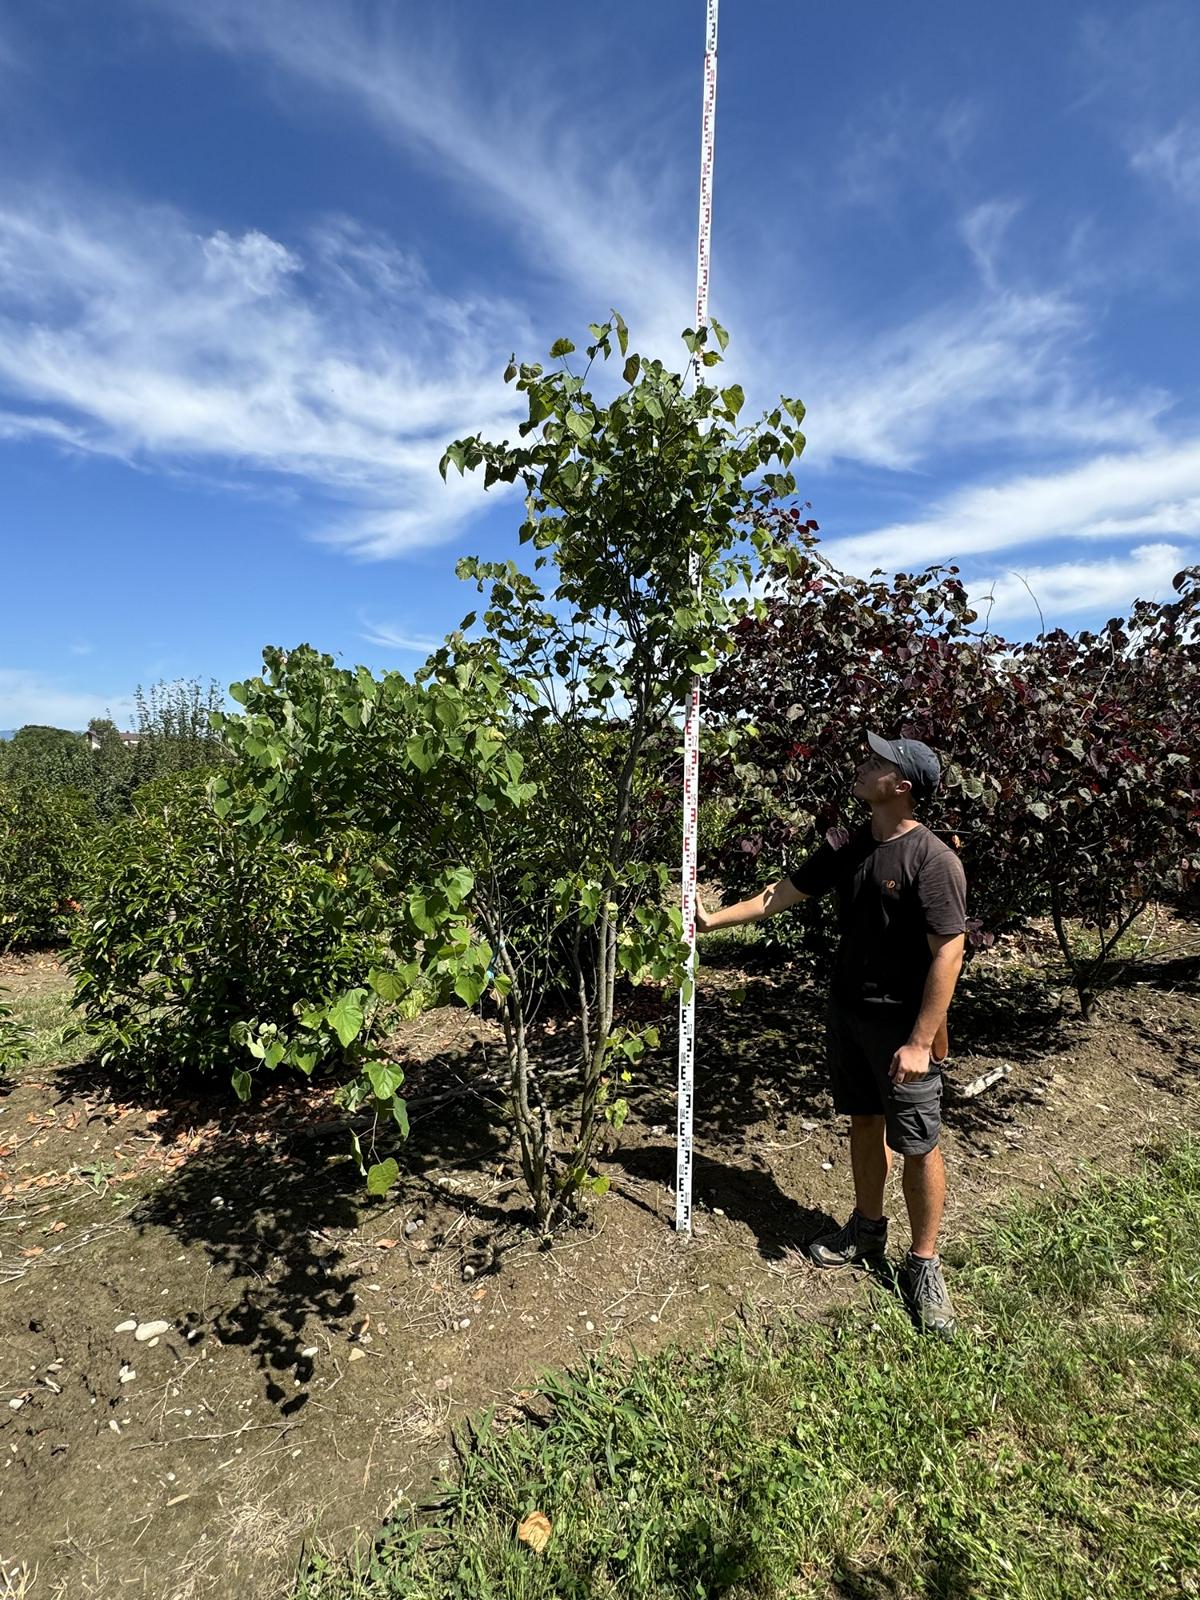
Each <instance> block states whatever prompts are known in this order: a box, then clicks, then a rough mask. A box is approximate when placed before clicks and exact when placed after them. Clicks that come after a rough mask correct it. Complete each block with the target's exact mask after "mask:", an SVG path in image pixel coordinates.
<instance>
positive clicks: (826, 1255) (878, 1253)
mask: <svg viewBox="0 0 1200 1600" xmlns="http://www.w3.org/2000/svg"><path fill="white" fill-rule="evenodd" d="M886 1251H887V1218H886V1217H882V1218H881V1219H880V1220H879V1221H878V1222H868V1220H867V1219H866V1217H860V1216H859V1214H858V1212H857V1211H852V1212H851V1213H850V1218H849V1221H848V1222H846V1223H845V1225H844V1226H843V1227H840V1228H838V1229H837V1230H836V1231H835V1232H834V1233H825V1234H822V1235H821V1237H820V1238H819V1239H814V1240H813V1242H812V1243H811V1244H810V1245H809V1247H808V1253H809V1255H810V1256H811V1257H812V1259H813V1260H814V1261H815V1262H816V1264H817V1266H819V1267H849V1266H851V1265H853V1263H854V1262H856V1261H866V1262H874V1263H876V1264H877V1263H879V1262H881V1261H882V1260H883V1258H884V1255H885V1253H886Z"/></svg>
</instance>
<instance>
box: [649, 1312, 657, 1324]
mask: <svg viewBox="0 0 1200 1600" xmlns="http://www.w3.org/2000/svg"><path fill="white" fill-rule="evenodd" d="M650 1321H651V1322H657V1321H658V1312H657V1311H652V1312H651V1313H650Z"/></svg>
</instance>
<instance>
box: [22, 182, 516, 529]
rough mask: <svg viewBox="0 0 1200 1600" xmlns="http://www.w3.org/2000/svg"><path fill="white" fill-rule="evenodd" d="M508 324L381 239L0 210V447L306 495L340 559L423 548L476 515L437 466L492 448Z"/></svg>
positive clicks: (335, 228)
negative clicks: (202, 467) (233, 474)
mask: <svg viewBox="0 0 1200 1600" xmlns="http://www.w3.org/2000/svg"><path fill="white" fill-rule="evenodd" d="M523 323H524V319H523V317H522V315H521V313H520V312H519V311H518V310H516V309H515V308H513V307H512V306H510V305H507V304H505V303H503V302H499V301H491V300H488V299H487V298H484V297H478V298H467V299H453V298H451V297H448V296H446V295H444V294H441V293H440V292H439V291H437V290H436V289H435V288H434V287H433V286H432V285H431V284H430V283H429V282H428V281H427V280H426V278H425V275H424V273H423V271H422V269H421V266H420V263H419V261H417V260H416V259H415V258H414V257H413V256H412V255H410V254H408V253H406V252H404V251H402V250H399V249H397V248H395V247H394V246H393V245H392V243H391V242H390V241H389V240H387V239H384V238H381V237H378V236H376V235H373V234H369V233H366V232H365V231H364V230H362V229H361V228H358V227H356V226H355V225H353V224H351V223H348V222H345V221H337V220H333V221H328V222H326V223H324V224H323V225H322V226H321V227H320V229H318V230H317V232H316V233H315V235H314V236H313V237H311V238H309V239H306V240H305V241H304V242H303V244H302V245H297V246H294V247H293V246H288V245H285V244H283V243H282V242H280V241H279V240H275V239H272V238H269V237H267V236H266V235H265V234H263V233H261V232H255V231H251V232H248V233H245V234H242V235H239V236H233V235H230V234H228V233H224V232H217V233H214V234H212V235H209V236H207V237H204V236H201V235H198V234H197V233H195V232H194V231H193V230H192V229H191V228H190V227H189V226H188V224H187V222H186V220H185V219H184V218H182V217H180V216H179V215H177V214H175V213H174V212H170V211H167V210H165V209H162V208H154V209H150V208H141V209H139V208H135V207H131V206H121V207H118V206H109V207H104V206H101V205H99V204H97V203H96V202H95V201H93V202H91V203H90V204H84V203H81V202H78V201H77V202H75V203H74V204H72V205H68V204H67V203H66V202H65V201H59V202H58V203H57V204H56V203H54V202H52V201H48V200H47V199H45V198H44V197H37V196H33V195H31V194H29V193H28V192H25V193H23V194H21V195H18V196H14V195H11V194H10V195H8V196H7V197H3V198H0V391H3V392H4V393H5V395H6V396H7V400H8V404H7V406H6V408H5V409H4V411H3V412H0V437H8V438H14V437H20V436H22V435H36V436H41V437H45V438H49V439H52V440H54V441H56V442H59V443H61V444H63V445H65V446H68V447H71V448H75V449H80V450H88V451H94V452H98V453H103V454H109V455H115V456H119V457H123V458H125V459H127V460H132V461H148V460H150V461H155V462H157V463H159V464H163V463H171V462H177V463H184V464H186V463H192V464H195V463H197V462H204V463H207V464H209V465H210V466H212V465H216V464H220V466H221V468H222V471H223V472H224V473H225V474H226V475H228V472H229V471H230V470H237V469H241V470H242V471H243V472H246V473H262V472H268V473H272V474H283V475H286V476H288V477H290V478H294V479H299V480H303V481H304V482H305V483H306V485H307V486H308V488H309V489H310V490H313V491H316V493H317V494H318V495H319V496H321V497H322V498H323V499H324V501H325V502H326V503H327V504H329V505H330V506H331V507H332V508H333V509H332V510H330V511H329V513H328V514H327V520H326V522H325V524H324V525H323V526H322V527H321V528H319V529H318V530H317V531H318V532H319V533H321V534H322V535H323V536H325V537H327V538H329V539H331V540H333V541H335V542H338V543H341V544H344V545H345V546H347V547H348V548H349V549H351V550H353V551H354V552H356V553H359V554H363V555H369V556H385V555H390V554H394V553H396V552H397V551H400V550H403V549H407V548H411V547H412V546H414V545H417V544H421V543H429V542H432V541H434V540H436V539H438V538H440V537H443V536H445V534H446V533H447V532H448V531H449V530H450V529H452V528H453V527H454V526H455V525H456V524H457V523H459V522H460V521H461V520H462V519H463V518H464V517H466V516H468V515H470V514H471V513H472V512H474V511H476V510H478V509H479V507H480V505H481V498H480V496H479V495H478V492H477V491H473V489H472V486H471V485H469V484H464V483H461V482H459V481H452V482H451V483H450V484H449V485H448V486H447V485H443V483H442V482H441V479H440V477H439V476H438V473H437V461H438V458H439V456H440V454H441V451H442V450H443V449H444V447H445V445H446V444H447V443H448V442H449V440H450V439H451V438H453V437H455V436H456V435H457V434H461V433H463V432H467V431H474V429H475V428H477V427H482V428H485V429H493V428H494V429H497V430H499V431H504V430H505V429H506V428H507V427H511V424H512V421H513V418H514V416H515V407H514V396H513V394H512V391H508V390H505V389H504V387H503V385H502V384H501V382H500V380H499V376H498V373H497V370H496V369H497V367H498V365H499V363H500V361H502V360H503V359H504V356H506V355H507V353H508V349H509V348H510V344H509V343H508V341H510V340H511V338H512V333H513V328H514V324H515V325H516V326H517V327H518V328H521V327H522V326H523Z"/></svg>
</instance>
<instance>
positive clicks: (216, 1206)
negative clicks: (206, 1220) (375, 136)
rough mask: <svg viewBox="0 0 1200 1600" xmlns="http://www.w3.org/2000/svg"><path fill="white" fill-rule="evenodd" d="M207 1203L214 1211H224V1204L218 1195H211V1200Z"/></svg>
mask: <svg viewBox="0 0 1200 1600" xmlns="http://www.w3.org/2000/svg"><path fill="white" fill-rule="evenodd" d="M209 1203H210V1204H211V1206H212V1208H213V1210H214V1211H223V1210H224V1209H225V1202H224V1200H223V1199H222V1198H221V1196H220V1195H219V1194H215V1195H213V1197H212V1200H211V1201H210V1202H209Z"/></svg>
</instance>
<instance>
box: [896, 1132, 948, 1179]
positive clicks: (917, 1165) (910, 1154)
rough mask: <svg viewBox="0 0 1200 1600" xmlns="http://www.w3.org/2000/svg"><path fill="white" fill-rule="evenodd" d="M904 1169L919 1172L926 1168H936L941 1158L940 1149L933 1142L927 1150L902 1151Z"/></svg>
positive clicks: (938, 1145) (939, 1146)
mask: <svg viewBox="0 0 1200 1600" xmlns="http://www.w3.org/2000/svg"><path fill="white" fill-rule="evenodd" d="M900 1154H901V1155H902V1157H903V1159H904V1165H905V1168H908V1167H910V1166H911V1167H912V1169H913V1171H914V1172H920V1171H922V1170H923V1169H924V1168H926V1167H930V1166H936V1165H937V1164H938V1162H939V1161H940V1160H941V1158H942V1147H941V1145H940V1144H938V1143H937V1142H936V1140H935V1141H934V1143H933V1144H931V1145H930V1146H929V1148H928V1150H902V1151H901V1152H900Z"/></svg>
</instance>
